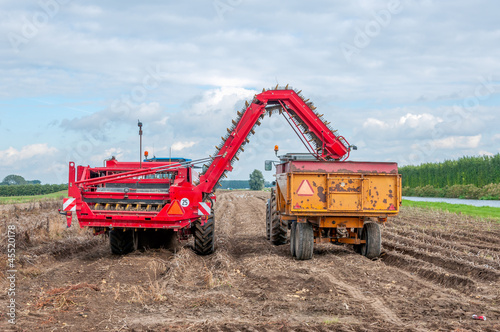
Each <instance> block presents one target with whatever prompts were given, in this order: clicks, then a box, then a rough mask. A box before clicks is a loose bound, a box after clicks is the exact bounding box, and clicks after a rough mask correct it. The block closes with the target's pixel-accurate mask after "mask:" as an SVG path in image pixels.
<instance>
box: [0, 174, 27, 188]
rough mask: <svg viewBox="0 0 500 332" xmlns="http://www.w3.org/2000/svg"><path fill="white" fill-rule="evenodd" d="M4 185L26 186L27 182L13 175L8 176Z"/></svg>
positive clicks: (4, 180)
mask: <svg viewBox="0 0 500 332" xmlns="http://www.w3.org/2000/svg"><path fill="white" fill-rule="evenodd" d="M2 183H4V184H7V185H11V186H12V185H20V184H26V180H25V179H24V178H23V177H22V176H20V175H14V174H11V175H7V176H6V177H5V178H4V179H3V182H2Z"/></svg>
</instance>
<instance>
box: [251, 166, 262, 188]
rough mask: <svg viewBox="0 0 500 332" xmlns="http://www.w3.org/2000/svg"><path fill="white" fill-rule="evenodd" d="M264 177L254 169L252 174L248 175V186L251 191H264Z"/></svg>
mask: <svg viewBox="0 0 500 332" xmlns="http://www.w3.org/2000/svg"><path fill="white" fill-rule="evenodd" d="M264 182H265V181H264V175H262V172H261V171H259V170H258V169H254V170H253V172H252V174H250V180H249V181H248V184H249V185H250V189H251V190H262V189H264Z"/></svg>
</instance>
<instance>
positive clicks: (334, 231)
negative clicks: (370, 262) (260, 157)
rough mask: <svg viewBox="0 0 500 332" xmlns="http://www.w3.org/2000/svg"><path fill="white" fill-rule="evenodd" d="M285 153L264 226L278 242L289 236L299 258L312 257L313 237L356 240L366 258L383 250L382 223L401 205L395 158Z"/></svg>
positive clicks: (330, 240) (318, 241) (359, 249)
mask: <svg viewBox="0 0 500 332" xmlns="http://www.w3.org/2000/svg"><path fill="white" fill-rule="evenodd" d="M311 157H312V156H311V155H308V154H287V155H285V156H282V157H281V162H280V163H279V164H277V165H276V187H275V188H273V189H272V191H271V198H270V199H269V200H268V204H267V217H266V229H267V237H268V239H269V240H270V241H271V242H272V243H273V244H275V245H281V244H285V243H286V242H287V233H288V230H290V252H291V254H292V256H294V257H296V258H297V259H299V260H303V259H310V258H312V255H313V247H314V243H323V242H337V243H348V244H352V245H354V249H355V250H356V251H357V252H359V253H361V254H362V255H364V256H366V257H368V258H375V257H378V256H380V251H381V234H380V227H379V223H385V222H386V221H387V218H388V217H391V216H396V215H397V214H398V213H399V208H400V206H401V175H400V174H398V167H397V164H396V163H377V162H338V161H318V160H315V159H312V158H311Z"/></svg>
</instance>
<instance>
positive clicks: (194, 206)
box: [67, 89, 350, 230]
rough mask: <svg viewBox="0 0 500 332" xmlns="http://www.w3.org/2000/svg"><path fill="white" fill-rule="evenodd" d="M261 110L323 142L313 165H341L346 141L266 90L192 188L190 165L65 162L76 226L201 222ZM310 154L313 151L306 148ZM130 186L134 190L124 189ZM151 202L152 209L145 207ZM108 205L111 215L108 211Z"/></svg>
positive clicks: (306, 109) (296, 101)
mask: <svg viewBox="0 0 500 332" xmlns="http://www.w3.org/2000/svg"><path fill="white" fill-rule="evenodd" d="M266 106H281V107H282V109H283V110H284V112H285V113H286V114H287V115H288V116H289V117H290V118H291V119H292V122H293V124H294V125H295V128H294V130H296V129H298V130H299V131H300V133H301V134H302V138H304V139H305V134H304V133H303V132H302V131H301V129H300V127H299V126H298V125H297V123H296V122H295V121H294V120H293V117H292V116H291V113H292V112H293V114H294V115H297V116H299V117H300V118H301V120H302V123H303V124H304V125H305V126H307V130H308V132H310V133H313V134H314V135H316V137H318V138H319V139H320V140H321V141H322V142H323V145H322V153H321V155H319V154H318V153H317V152H316V151H314V150H313V152H314V153H315V155H316V157H317V158H318V159H321V160H326V159H335V160H341V159H343V157H345V156H346V155H348V153H349V149H350V148H349V144H348V143H347V141H346V140H345V139H344V138H343V137H341V136H335V134H334V133H333V132H332V131H331V130H330V129H329V128H328V126H327V125H325V124H324V123H323V121H322V120H321V119H320V118H319V117H318V115H316V114H315V113H314V112H313V110H312V109H311V107H310V106H309V105H308V104H307V103H306V102H304V101H303V100H302V98H301V97H300V96H299V95H298V94H297V93H296V92H295V91H293V90H288V89H287V90H268V91H265V92H262V93H260V94H258V95H256V96H255V97H254V100H253V101H252V103H251V104H249V105H248V106H247V108H246V110H245V112H244V113H243V114H242V116H241V118H240V120H239V122H238V123H235V126H234V129H233V130H232V131H231V132H230V134H229V136H228V137H227V139H226V140H225V142H224V144H223V145H222V147H221V148H220V150H219V151H218V153H217V155H216V156H214V157H210V158H207V159H206V160H210V161H211V162H210V165H209V166H208V168H207V170H206V171H205V173H204V174H202V175H201V176H200V178H199V183H195V182H194V180H193V174H192V168H191V166H192V165H190V164H189V163H179V162H149V163H143V164H142V168H141V167H140V163H139V162H117V161H116V160H114V159H113V160H109V161H107V162H106V166H105V167H95V168H91V167H89V166H78V167H76V166H75V164H74V163H73V162H70V164H69V190H68V191H69V196H70V197H73V198H75V199H76V214H77V216H78V220H79V223H80V226H81V227H85V226H88V227H97V228H108V227H124V228H170V229H174V230H179V229H183V228H189V226H190V225H191V223H192V222H194V221H195V220H198V219H200V218H201V219H202V220H203V219H206V218H207V215H206V214H203V213H202V212H200V211H203V209H201V208H200V207H203V206H206V204H209V207H211V204H212V203H213V202H214V201H215V195H213V191H214V188H215V186H216V185H217V183H218V181H219V179H220V177H221V176H222V175H223V174H224V172H226V171H231V170H232V166H231V161H232V160H233V158H235V156H236V154H237V153H238V151H239V150H240V148H242V145H243V144H244V143H245V142H246V141H247V136H248V135H249V134H250V133H251V132H253V128H254V126H255V125H256V124H258V120H259V119H260V118H262V117H263V116H264V114H266V112H267V111H266ZM292 128H293V127H292ZM296 132H297V131H296ZM297 135H299V134H298V133H297ZM299 138H301V137H300V135H299ZM302 138H301V140H302ZM305 141H306V142H307V139H305ZM306 147H307V145H306ZM309 148H312V146H311V145H310V144H309ZM155 174H163V176H164V177H166V178H161V177H162V176H160V177H159V178H155V176H154V175H155ZM168 175H169V176H168ZM148 177H153V178H148ZM120 185H121V186H122V187H123V188H124V190H114V189H110V187H111V186H113V188H116V186H120ZM133 185H136V186H137V187H138V189H136V190H134V189H125V188H129V187H133ZM155 185H157V186H162V187H163V190H157V191H156V192H155V191H154V190H145V189H141V188H140V187H141V186H142V187H143V188H144V187H145V186H155ZM108 189H110V190H108ZM100 202H110V203H106V204H107V205H104V207H105V208H104V209H101V206H100V204H101V203H100ZM152 202H154V204H150V203H152ZM129 203H130V204H129ZM103 204H104V203H103ZM134 204H135V207H134ZM202 204H203V206H202ZM113 205H114V207H115V209H114V210H113V209H112V208H111V209H108V207H109V206H111V207H112V206H113ZM153 205H154V206H155V207H156V210H154V211H152V210H151V206H153ZM125 206H126V208H125ZM143 206H146V209H143ZM158 209H159V210H158ZM67 216H68V225H69V224H70V223H71V212H67Z"/></svg>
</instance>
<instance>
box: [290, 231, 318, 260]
mask: <svg viewBox="0 0 500 332" xmlns="http://www.w3.org/2000/svg"><path fill="white" fill-rule="evenodd" d="M294 235H295V236H294V238H295V239H294V247H295V258H297V259H298V260H301V261H302V260H308V259H311V258H312V256H313V250H314V231H313V227H312V225H311V224H310V223H295V234H294Z"/></svg>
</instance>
